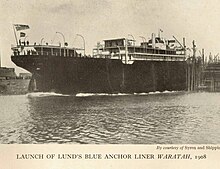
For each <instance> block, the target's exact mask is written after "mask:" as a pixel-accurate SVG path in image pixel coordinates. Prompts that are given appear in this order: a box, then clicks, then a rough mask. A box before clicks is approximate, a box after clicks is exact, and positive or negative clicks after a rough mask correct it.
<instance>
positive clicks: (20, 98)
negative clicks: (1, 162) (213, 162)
mask: <svg viewBox="0 0 220 169" xmlns="http://www.w3.org/2000/svg"><path fill="white" fill-rule="evenodd" d="M0 143H2V144H4V143H10V144H12V143H19V144H20V143H22V144H36V143H37V144H41V143H65V144H66V143H69V144H214V143H220V93H205V92H204V93H202V92H201V93H187V92H164V93H159V92H156V93H149V94H134V95H123V94H119V95H105V94H101V95H92V94H78V95H77V96H68V95H59V94H54V93H30V94H27V95H8V96H0Z"/></svg>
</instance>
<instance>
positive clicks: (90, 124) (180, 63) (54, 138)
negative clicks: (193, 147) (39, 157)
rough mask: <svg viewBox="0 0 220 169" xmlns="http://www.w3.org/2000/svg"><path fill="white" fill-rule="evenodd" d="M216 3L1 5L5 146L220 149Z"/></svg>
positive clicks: (65, 0)
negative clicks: (202, 146) (210, 146)
mask: <svg viewBox="0 0 220 169" xmlns="http://www.w3.org/2000/svg"><path fill="white" fill-rule="evenodd" d="M219 5H220V2H219V1H217V0H212V1H207V0H191V1H187V0H173V1H171V0H47V1H43V0H30V1H26V0H1V2H0V24H1V26H0V58H1V59H0V143H1V144H50V143H53V144H98V145H100V144H101V145H102V144H119V145H121V144H133V145H137V144H138V145H139V144H141V145H155V144H163V145H164V144H165V145H166V144H171V145H172V144H219V143H220V125H219V124H220V116H219V112H220V104H219V100H220V93H219V91H220V55H219V52H220V46H219V39H220V34H219V28H220V21H219V19H218V16H219V15H220V9H219Z"/></svg>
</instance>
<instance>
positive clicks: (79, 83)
mask: <svg viewBox="0 0 220 169" xmlns="http://www.w3.org/2000/svg"><path fill="white" fill-rule="evenodd" d="M174 38H175V37H174ZM177 42H178V43H177ZM11 49H12V51H13V54H12V56H11V60H12V61H13V62H14V63H15V64H16V65H17V66H19V67H21V68H23V69H25V70H27V71H29V72H31V73H32V79H31V81H30V84H29V90H30V91H41V92H50V91H53V92H57V93H64V94H67V93H68V94H77V93H148V92H155V91H182V90H186V88H187V82H186V76H187V75H186V73H187V63H186V55H185V50H184V49H185V46H184V45H182V44H181V43H179V41H177V40H176V39H170V40H167V39H165V38H163V37H161V36H160V35H159V34H158V36H156V34H155V33H153V34H152V35H151V38H150V39H149V40H148V41H143V42H141V43H140V44H136V41H135V39H133V38H130V39H129V38H114V39H106V40H103V42H102V43H100V42H99V43H97V45H96V47H95V48H94V49H93V53H92V55H91V56H90V55H85V54H82V53H83V52H82V51H80V50H83V49H79V48H74V47H68V46H67V43H66V42H65V43H64V44H63V45H61V44H59V45H49V44H45V45H42V44H36V43H34V44H29V42H28V43H25V42H21V43H18V44H17V45H15V46H12V48H11Z"/></svg>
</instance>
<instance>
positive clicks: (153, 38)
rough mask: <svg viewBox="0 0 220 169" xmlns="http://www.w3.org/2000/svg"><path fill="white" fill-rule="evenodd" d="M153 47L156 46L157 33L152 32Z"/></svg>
mask: <svg viewBox="0 0 220 169" xmlns="http://www.w3.org/2000/svg"><path fill="white" fill-rule="evenodd" d="M152 48H155V34H154V33H152Z"/></svg>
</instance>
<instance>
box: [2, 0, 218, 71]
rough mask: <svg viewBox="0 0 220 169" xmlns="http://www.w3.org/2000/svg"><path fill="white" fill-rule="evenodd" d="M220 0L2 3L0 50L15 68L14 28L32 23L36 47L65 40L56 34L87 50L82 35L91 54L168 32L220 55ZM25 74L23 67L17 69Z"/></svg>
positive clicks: (6, 0)
mask: <svg viewBox="0 0 220 169" xmlns="http://www.w3.org/2000/svg"><path fill="white" fill-rule="evenodd" d="M219 16H220V1H218V0H112V1H111V0H46V1H45V0H1V1H0V24H1V25H0V52H1V58H2V65H3V66H8V67H15V65H14V64H13V63H12V62H11V61H10V55H11V49H10V48H11V44H15V38H14V34H13V29H12V24H13V23H15V24H17V23H20V24H28V25H29V26H30V28H31V29H30V30H28V31H26V33H27V34H28V37H27V40H29V41H30V42H31V43H34V42H37V43H40V40H41V38H44V40H45V41H44V42H49V43H50V42H51V40H52V39H54V43H57V44H58V42H59V41H60V42H62V41H63V40H62V37H60V36H59V35H56V36H55V32H56V31H59V32H62V33H63V34H64V35H65V39H66V41H67V42H68V43H69V46H74V47H82V46H83V43H82V39H80V37H76V36H75V35H76V34H81V35H83V36H84V37H85V40H86V53H87V54H92V48H93V47H94V46H95V44H96V43H97V42H98V41H102V40H103V39H108V38H116V37H127V35H128V34H132V35H133V36H134V37H135V39H136V40H137V42H138V43H139V42H141V38H140V37H139V36H144V37H146V39H147V38H148V37H150V36H151V33H152V32H154V33H158V29H160V28H161V29H162V30H163V36H164V37H166V38H172V36H173V35H174V36H176V37H177V38H178V39H179V40H180V41H182V38H183V37H185V38H186V41H187V45H188V46H190V47H191V43H192V40H193V39H194V40H196V43H197V47H198V50H201V49H202V48H205V51H206V53H207V54H208V53H209V52H212V53H213V54H217V53H218V52H219V51H220V45H219V44H220V43H219V39H220V33H219V31H220V19H219ZM17 70H19V71H20V70H21V69H17Z"/></svg>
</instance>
